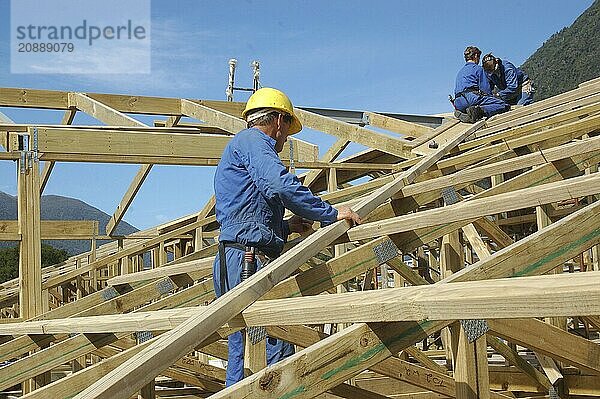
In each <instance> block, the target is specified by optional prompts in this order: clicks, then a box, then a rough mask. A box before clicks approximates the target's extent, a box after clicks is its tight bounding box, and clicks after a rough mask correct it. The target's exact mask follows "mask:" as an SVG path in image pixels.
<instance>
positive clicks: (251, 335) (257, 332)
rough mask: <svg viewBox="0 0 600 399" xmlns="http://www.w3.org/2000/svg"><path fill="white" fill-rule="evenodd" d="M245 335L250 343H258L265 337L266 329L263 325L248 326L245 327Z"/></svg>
mask: <svg viewBox="0 0 600 399" xmlns="http://www.w3.org/2000/svg"><path fill="white" fill-rule="evenodd" d="M246 335H247V336H248V339H250V342H251V343H252V345H256V344H258V343H259V342H260V341H262V340H263V339H265V338H267V329H266V328H264V327H248V328H247V329H246Z"/></svg>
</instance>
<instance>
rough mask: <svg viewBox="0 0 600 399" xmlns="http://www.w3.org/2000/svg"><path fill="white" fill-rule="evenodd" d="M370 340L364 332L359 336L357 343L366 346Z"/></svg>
mask: <svg viewBox="0 0 600 399" xmlns="http://www.w3.org/2000/svg"><path fill="white" fill-rule="evenodd" d="M370 342H371V340H370V339H369V336H368V335H367V334H365V335H363V336H362V337H360V340H359V344H360V346H362V347H363V348H366V347H367V346H369V343H370Z"/></svg>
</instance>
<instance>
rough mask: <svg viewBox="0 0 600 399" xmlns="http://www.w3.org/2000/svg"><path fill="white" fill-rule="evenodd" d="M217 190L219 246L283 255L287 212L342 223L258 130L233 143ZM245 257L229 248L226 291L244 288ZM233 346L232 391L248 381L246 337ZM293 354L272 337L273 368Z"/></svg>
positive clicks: (234, 339) (216, 274)
mask: <svg viewBox="0 0 600 399" xmlns="http://www.w3.org/2000/svg"><path fill="white" fill-rule="evenodd" d="M214 187H215V199H216V204H215V212H216V216H217V221H218V222H219V224H220V225H221V230H220V235H219V241H221V242H231V243H239V244H242V245H244V246H253V247H256V248H258V249H259V250H260V251H262V252H263V253H265V254H266V255H268V256H269V257H277V256H278V255H279V254H280V253H281V251H282V250H283V245H284V243H285V241H286V239H287V236H288V235H289V227H288V225H287V222H285V221H284V220H283V215H284V212H285V209H286V208H287V209H289V210H291V211H292V212H293V213H294V214H296V215H299V216H301V217H303V218H305V219H309V220H314V221H320V222H321V223H322V224H324V225H326V224H330V223H333V222H334V221H336V220H337V210H336V209H335V208H333V207H332V206H331V205H329V204H327V203H326V202H324V201H322V200H321V199H320V198H319V197H316V196H314V195H313V194H312V193H311V191H310V190H309V189H308V188H307V187H305V186H303V185H302V184H301V183H300V181H299V180H298V178H297V177H296V176H295V175H293V174H291V173H288V171H287V169H286V167H285V166H284V165H283V163H282V162H281V160H280V159H279V156H278V155H277V152H276V151H275V140H274V139H273V138H271V137H269V136H267V135H266V134H265V133H264V132H262V131H261V130H259V129H256V128H250V129H245V130H242V131H241V132H239V133H238V134H236V135H235V136H234V137H233V138H232V139H231V141H230V142H229V144H228V145H227V147H226V148H225V150H224V152H223V155H222V156H221V161H220V162H219V165H218V166H217V170H216V172H215V179H214ZM243 257H244V251H243V250H241V249H237V248H234V247H226V248H225V258H226V266H227V283H228V284H227V285H228V287H225V291H227V290H229V289H231V288H233V287H235V286H236V285H238V284H239V283H240V272H241V266H242V262H243ZM219 262H220V257H219V255H217V257H216V258H215V262H214V266H213V281H214V285H215V293H216V295H217V297H219V296H221V295H222V294H223V293H224V292H222V290H221V287H220V280H221V279H220V274H221V273H220V264H219ZM257 263H258V267H260V266H262V265H261V264H260V262H257ZM267 267H268V266H267ZM228 346H229V355H228V363H227V374H226V385H227V386H229V385H232V384H235V383H236V382H238V381H240V380H241V379H242V378H244V343H243V336H242V334H241V333H240V332H238V333H235V334H232V335H230V336H229V339H228ZM292 353H294V348H293V345H291V344H289V343H287V342H283V341H280V340H276V339H273V338H267V363H268V364H272V363H275V362H277V361H279V360H281V359H283V358H284V357H286V356H289V355H291V354H292Z"/></svg>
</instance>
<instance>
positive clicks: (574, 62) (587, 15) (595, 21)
mask: <svg viewBox="0 0 600 399" xmlns="http://www.w3.org/2000/svg"><path fill="white" fill-rule="evenodd" d="M598 59H600V0H596V1H595V2H594V3H593V4H592V5H591V6H590V7H589V8H588V9H587V10H585V11H584V12H583V14H581V15H580V16H579V18H577V20H576V21H575V22H573V24H572V25H571V26H570V27H568V28H563V29H562V30H561V31H560V32H557V33H555V34H554V35H552V36H551V37H550V38H549V39H548V40H547V41H546V42H545V43H544V45H543V46H542V47H540V48H539V49H538V50H537V51H536V52H535V53H533V54H532V55H531V57H529V59H527V61H525V62H524V63H523V65H522V66H521V68H522V69H523V70H524V71H525V72H527V74H528V75H529V76H530V77H531V78H532V79H533V81H534V83H535V85H536V88H537V92H536V95H535V99H536V100H543V99H545V98H548V97H552V96H555V95H557V94H560V93H564V92H566V91H569V90H572V89H575V88H576V87H577V86H578V85H579V84H580V83H582V82H585V81H587V80H591V79H594V78H597V77H599V76H600V63H599V62H598Z"/></svg>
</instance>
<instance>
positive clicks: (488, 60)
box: [481, 53, 496, 72]
mask: <svg viewBox="0 0 600 399" xmlns="http://www.w3.org/2000/svg"><path fill="white" fill-rule="evenodd" d="M481 65H483V69H484V70H485V71H486V72H492V71H493V70H494V68H495V67H496V57H494V55H493V54H492V53H487V54H486V55H484V56H483V61H482V62H481Z"/></svg>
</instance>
